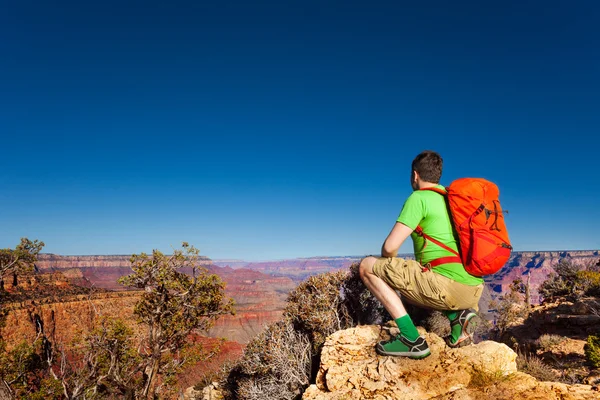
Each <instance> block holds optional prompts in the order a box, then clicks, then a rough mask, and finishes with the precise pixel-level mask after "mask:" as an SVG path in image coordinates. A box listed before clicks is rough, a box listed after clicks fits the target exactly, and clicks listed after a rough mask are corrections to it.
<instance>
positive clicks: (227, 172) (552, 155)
mask: <svg viewBox="0 0 600 400" xmlns="http://www.w3.org/2000/svg"><path fill="white" fill-rule="evenodd" d="M417 3H419V2H414V1H411V2H401V1H397V2H392V1H389V2H364V1H361V2H353V1H339V2H334V1H307V0H303V1H258V2H254V1H240V2H229V1H221V2H204V1H190V2H177V1H170V2H165V1H162V2H154V1H135V2H131V1H96V2H88V1H73V2H62V1H59V2H48V1H14V2H8V1H7V2H4V4H3V5H2V12H1V13H0V37H1V38H2V40H0V52H1V53H0V54H1V57H0V74H1V75H0V135H1V136H0V138H1V142H0V143H1V144H2V155H1V156H0V185H1V186H0V187H1V189H0V227H1V229H0V247H12V246H14V245H15V244H17V243H18V241H19V238H20V237H22V236H26V237H29V238H32V239H33V238H38V239H41V240H43V241H45V242H46V248H45V249H44V251H45V252H52V253H58V254H131V253H138V252H142V251H146V252H148V251H151V250H152V249H153V248H158V249H161V250H163V251H169V249H170V246H178V244H179V243H180V242H181V241H184V240H185V241H188V242H190V243H192V244H194V245H196V247H198V248H200V250H201V252H202V254H204V255H207V256H209V257H212V258H243V259H249V260H257V259H278V258H291V257H304V256H320V255H362V254H373V253H377V252H378V251H379V249H380V246H381V243H382V241H383V239H384V238H385V236H386V235H387V233H388V232H389V230H390V229H391V227H392V225H393V223H394V221H395V219H396V217H397V215H398V213H399V211H400V209H401V207H402V204H403V201H404V199H405V198H406V197H407V196H408V195H409V194H410V193H411V188H410V185H409V173H410V162H411V160H412V159H413V158H414V156H415V155H416V154H417V153H419V152H420V151H422V150H424V149H433V150H437V151H438V152H440V153H441V155H442V156H443V158H444V163H445V170H444V174H443V176H442V183H449V182H450V181H451V180H452V179H455V178H458V177H462V176H479V177H484V178H488V179H491V180H493V181H495V182H496V183H497V184H498V186H499V187H500V191H501V197H500V199H501V201H502V203H503V205H504V207H505V208H506V209H508V210H509V212H510V214H509V216H508V217H507V224H508V227H509V233H510V236H511V239H512V242H513V245H514V247H515V249H516V250H556V249H598V248H600V235H599V234H598V226H600V207H599V201H598V198H599V195H600V186H599V185H598V181H599V179H598V172H599V171H600V167H599V162H598V159H599V157H598V149H599V144H600V139H599V134H600V50H599V49H600V25H599V24H598V21H600V3H598V2H597V1H577V2H564V1H562V2H553V1H537V2H532V1H510V2H495V3H494V2H492V3H490V2H482V1H472V2H461V1H458V2H448V1H439V2H424V4H423V5H422V6H421V5H416V4H417ZM411 246H412V245H411V244H410V243H409V244H407V245H405V246H403V247H402V249H401V251H403V252H410V251H411V250H412V247H411Z"/></svg>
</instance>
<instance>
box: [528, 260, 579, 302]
mask: <svg viewBox="0 0 600 400" xmlns="http://www.w3.org/2000/svg"><path fill="white" fill-rule="evenodd" d="M581 269H582V267H581V266H580V265H577V264H574V263H572V262H570V261H567V260H564V259H563V260H560V262H559V263H558V265H557V266H556V267H554V271H555V273H551V274H550V275H548V278H547V279H546V280H545V281H544V282H542V284H541V285H540V288H539V290H538V291H539V293H540V294H541V295H542V296H543V297H544V299H545V300H551V299H553V298H556V297H559V296H566V297H569V298H571V297H573V296H576V295H577V294H578V282H579V280H578V279H577V273H578V272H579V271H581Z"/></svg>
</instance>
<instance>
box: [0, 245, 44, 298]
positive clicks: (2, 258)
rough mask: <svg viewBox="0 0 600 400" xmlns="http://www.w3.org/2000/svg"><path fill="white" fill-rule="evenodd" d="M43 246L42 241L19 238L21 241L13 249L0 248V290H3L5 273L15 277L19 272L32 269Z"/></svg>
mask: <svg viewBox="0 0 600 400" xmlns="http://www.w3.org/2000/svg"><path fill="white" fill-rule="evenodd" d="M43 247H44V242H40V241H39V240H34V241H31V240H29V239H27V238H21V243H19V244H18V245H17V246H16V247H15V248H14V249H0V290H4V277H6V276H7V275H10V274H13V276H15V277H16V274H17V273H19V272H29V271H31V270H33V263H34V262H35V261H36V260H37V256H38V254H39V253H40V251H42V248H43Z"/></svg>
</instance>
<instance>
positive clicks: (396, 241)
mask: <svg viewBox="0 0 600 400" xmlns="http://www.w3.org/2000/svg"><path fill="white" fill-rule="evenodd" d="M412 231H413V230H412V229H410V228H409V227H408V226H406V225H404V224H402V223H400V222H396V224H395V225H394V227H393V228H392V231H391V232H390V234H389V235H388V237H387V238H386V239H385V242H383V246H381V256H382V257H396V256H397V255H398V250H399V249H400V246H402V243H404V241H405V240H406V238H407V237H409V236H410V234H411V233H412Z"/></svg>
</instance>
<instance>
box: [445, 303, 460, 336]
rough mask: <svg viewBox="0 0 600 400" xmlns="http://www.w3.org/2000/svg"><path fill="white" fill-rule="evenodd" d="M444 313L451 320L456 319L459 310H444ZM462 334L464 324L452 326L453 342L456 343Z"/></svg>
mask: <svg viewBox="0 0 600 400" xmlns="http://www.w3.org/2000/svg"><path fill="white" fill-rule="evenodd" d="M443 313H444V315H446V317H448V319H449V320H450V321H452V320H453V319H455V318H456V317H457V316H458V311H450V310H448V311H443ZM460 335H462V326H461V325H460V324H456V325H454V326H453V327H452V331H450V336H451V337H452V343H456V341H457V340H458V338H459V337H460Z"/></svg>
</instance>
